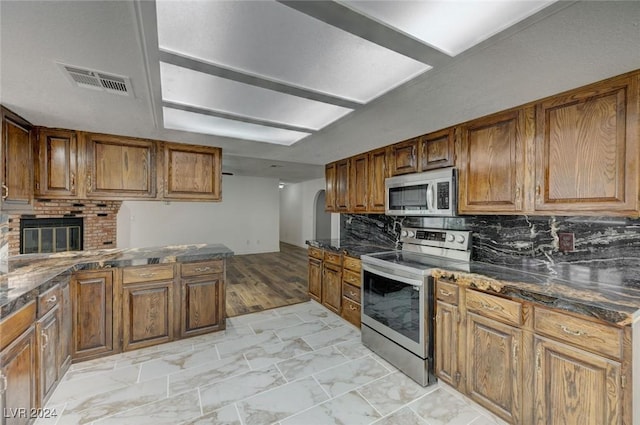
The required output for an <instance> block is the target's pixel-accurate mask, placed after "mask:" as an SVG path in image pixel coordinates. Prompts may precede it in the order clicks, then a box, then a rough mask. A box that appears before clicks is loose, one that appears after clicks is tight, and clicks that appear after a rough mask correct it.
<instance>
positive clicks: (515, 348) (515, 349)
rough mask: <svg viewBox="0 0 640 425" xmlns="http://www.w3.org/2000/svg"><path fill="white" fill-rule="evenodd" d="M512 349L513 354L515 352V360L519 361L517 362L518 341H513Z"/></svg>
mask: <svg viewBox="0 0 640 425" xmlns="http://www.w3.org/2000/svg"><path fill="white" fill-rule="evenodd" d="M511 351H512V353H511V354H513V362H514V363H517V362H516V359H517V358H518V343H517V342H515V341H513V347H511Z"/></svg>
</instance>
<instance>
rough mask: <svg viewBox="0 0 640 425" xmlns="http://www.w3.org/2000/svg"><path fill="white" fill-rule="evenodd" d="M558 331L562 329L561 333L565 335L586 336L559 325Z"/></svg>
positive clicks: (583, 333)
mask: <svg viewBox="0 0 640 425" xmlns="http://www.w3.org/2000/svg"><path fill="white" fill-rule="evenodd" d="M560 329H562V331H563V332H564V333H566V334H569V335H573V336H582V335H587V333H586V332H584V331H574V330H572V329H569V328H568V327H566V326H565V325H561V326H560Z"/></svg>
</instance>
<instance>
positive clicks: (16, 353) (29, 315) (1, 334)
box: [0, 301, 38, 425]
mask: <svg viewBox="0 0 640 425" xmlns="http://www.w3.org/2000/svg"><path fill="white" fill-rule="evenodd" d="M35 320H36V302H35V301H31V302H30V303H28V304H27V305H25V306H24V307H22V308H20V309H19V310H18V311H16V312H14V313H12V314H11V315H9V316H8V317H6V318H4V319H2V321H0V406H2V408H3V413H9V412H14V414H3V415H2V416H1V417H0V423H1V424H2V425H23V424H27V423H29V418H28V415H18V414H17V412H18V410H17V409H26V411H27V412H28V411H29V410H30V409H35V408H37V407H38V400H37V398H38V392H37V387H36V377H37V369H36V359H37V349H36V333H35V326H34V323H35Z"/></svg>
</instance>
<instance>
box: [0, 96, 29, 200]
mask: <svg viewBox="0 0 640 425" xmlns="http://www.w3.org/2000/svg"><path fill="white" fill-rule="evenodd" d="M0 115H1V116H2V138H0V179H1V182H0V185H1V187H2V194H1V196H2V203H1V204H0V205H1V206H2V208H3V209H4V208H7V207H10V206H12V205H14V206H18V207H20V206H24V205H27V204H29V202H31V199H32V198H33V174H32V170H33V157H32V134H31V129H32V127H31V124H29V123H28V122H27V121H25V120H24V119H22V118H21V117H19V116H18V115H16V114H14V113H13V112H11V111H9V110H8V109H6V108H4V107H2V108H0Z"/></svg>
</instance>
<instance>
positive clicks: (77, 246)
mask: <svg viewBox="0 0 640 425" xmlns="http://www.w3.org/2000/svg"><path fill="white" fill-rule="evenodd" d="M82 235H83V219H82V218H78V217H62V218H21V219H20V254H38V253H51V252H62V251H82Z"/></svg>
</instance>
